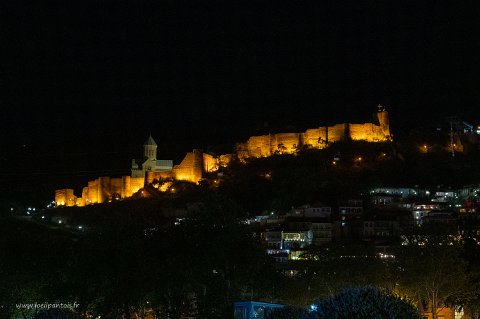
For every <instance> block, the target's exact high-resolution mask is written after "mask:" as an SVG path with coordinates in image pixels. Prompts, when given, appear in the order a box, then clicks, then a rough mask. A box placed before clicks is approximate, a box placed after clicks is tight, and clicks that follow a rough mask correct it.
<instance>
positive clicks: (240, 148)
mask: <svg viewBox="0 0 480 319" xmlns="http://www.w3.org/2000/svg"><path fill="white" fill-rule="evenodd" d="M377 119H378V123H379V124H375V123H363V124H352V123H342V124H336V125H333V126H323V127H319V128H312V129H308V130H306V131H305V132H301V133H277V134H268V135H261V136H252V137H250V138H249V139H248V140H247V141H246V142H245V143H239V144H237V149H236V153H237V157H238V158H239V159H245V158H249V157H266V156H271V155H273V154H275V153H280V154H282V153H294V152H295V151H296V149H297V148H298V147H302V146H308V147H312V148H319V149H320V148H325V147H326V146H327V145H328V144H329V143H333V142H340V141H345V140H349V139H351V140H354V141H367V142H386V141H389V140H391V137H390V128H389V122H388V112H387V111H385V109H384V108H380V109H379V111H378V112H377Z"/></svg>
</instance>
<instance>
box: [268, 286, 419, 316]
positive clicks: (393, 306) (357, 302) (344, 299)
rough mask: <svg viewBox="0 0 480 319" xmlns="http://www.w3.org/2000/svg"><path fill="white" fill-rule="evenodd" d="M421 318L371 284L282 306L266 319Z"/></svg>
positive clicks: (395, 298)
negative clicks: (305, 305) (304, 305)
mask: <svg viewBox="0 0 480 319" xmlns="http://www.w3.org/2000/svg"><path fill="white" fill-rule="evenodd" d="M284 318H285V319H286V318H290V319H342V318H349V319H420V318H421V317H420V315H419V314H418V312H417V310H416V309H415V308H414V307H413V306H412V305H411V304H409V303H407V302H406V301H404V300H401V299H400V298H398V297H395V296H393V295H388V294H385V293H382V292H381V291H380V290H378V289H377V288H374V287H360V288H349V289H344V290H342V291H341V292H339V293H337V294H336V295H334V296H331V297H327V298H323V299H319V300H317V301H316V302H314V303H313V304H312V305H311V307H310V312H308V311H306V310H304V309H292V308H284V309H278V310H275V311H273V312H272V314H271V316H270V318H269V319H284Z"/></svg>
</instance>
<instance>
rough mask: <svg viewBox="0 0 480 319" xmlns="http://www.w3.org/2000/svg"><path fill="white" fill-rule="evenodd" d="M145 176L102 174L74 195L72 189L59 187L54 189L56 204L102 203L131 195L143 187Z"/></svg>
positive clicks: (83, 204)
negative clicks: (80, 194) (79, 195)
mask: <svg viewBox="0 0 480 319" xmlns="http://www.w3.org/2000/svg"><path fill="white" fill-rule="evenodd" d="M144 184H145V178H132V177H130V176H122V177H109V176H102V177H99V178H97V179H95V180H93V181H89V182H88V186H86V187H84V188H83V189H82V196H81V197H78V198H77V197H76V196H75V195H74V194H73V189H59V190H56V191H55V202H56V203H57V206H75V205H76V206H85V205H89V204H96V203H104V202H107V201H109V200H112V199H115V197H117V196H118V198H127V197H131V196H132V195H133V194H135V193H136V192H138V191H139V190H140V189H141V188H143V187H144Z"/></svg>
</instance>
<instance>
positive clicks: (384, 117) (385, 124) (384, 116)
mask: <svg viewBox="0 0 480 319" xmlns="http://www.w3.org/2000/svg"><path fill="white" fill-rule="evenodd" d="M377 117H378V122H379V124H380V129H381V130H382V133H383V136H385V137H386V138H388V139H391V136H390V122H389V120H388V112H387V110H386V109H385V106H382V105H379V106H378V110H377Z"/></svg>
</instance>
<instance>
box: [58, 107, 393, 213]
mask: <svg viewBox="0 0 480 319" xmlns="http://www.w3.org/2000/svg"><path fill="white" fill-rule="evenodd" d="M374 122H375V123H360V124H354V123H342V124H335V125H333V126H321V127H318V128H312V129H308V130H306V131H305V132H299V133H276V134H268V135H261V136H251V137H250V138H249V139H248V140H247V141H246V142H244V143H238V144H237V145H236V148H235V151H234V153H233V154H225V155H220V156H218V157H214V156H212V155H210V154H206V153H203V151H202V150H198V149H194V150H193V151H192V152H189V153H187V154H186V155H185V157H184V159H183V160H182V161H181V163H180V164H178V165H173V161H172V160H159V159H157V144H156V143H155V141H154V140H153V138H152V137H151V136H149V137H148V139H147V140H146V141H145V143H144V145H143V159H141V160H135V159H134V160H132V168H131V176H122V177H108V176H104V177H99V178H97V179H95V180H93V181H89V182H88V185H87V186H86V187H84V188H83V190H82V195H81V197H77V196H75V194H74V191H73V189H70V188H66V189H58V190H56V191H55V202H56V204H57V206H85V205H89V204H96V203H104V202H107V201H111V200H116V199H123V198H128V197H131V196H132V195H133V194H135V193H136V192H138V191H139V190H141V189H142V188H143V187H144V186H145V184H146V183H147V184H149V183H152V182H153V181H154V180H163V179H174V180H183V181H189V182H193V183H198V182H199V181H200V180H201V179H202V178H203V177H204V176H205V174H206V173H209V172H215V171H217V170H218V169H219V167H221V166H226V165H228V163H229V162H230V161H231V160H232V159H233V158H238V159H239V160H240V161H245V160H246V159H248V158H258V157H267V156H271V155H274V154H294V153H296V152H297V151H298V150H299V149H300V148H303V147H308V148H316V149H322V148H325V147H327V146H328V145H329V144H330V143H333V142H339V141H347V140H353V141H367V142H387V141H390V140H391V135H390V127H389V119H388V112H387V111H386V110H385V108H384V107H382V106H379V107H378V110H377V113H376V117H375V119H374Z"/></svg>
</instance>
